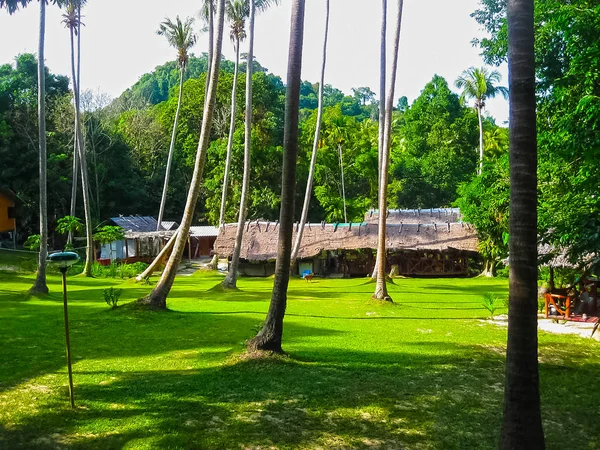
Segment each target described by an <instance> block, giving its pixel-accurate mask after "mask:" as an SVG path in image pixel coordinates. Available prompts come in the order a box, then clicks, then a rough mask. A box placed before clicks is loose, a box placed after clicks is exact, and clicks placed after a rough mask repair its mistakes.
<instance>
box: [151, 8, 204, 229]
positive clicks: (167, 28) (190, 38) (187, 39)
mask: <svg viewBox="0 0 600 450" xmlns="http://www.w3.org/2000/svg"><path fill="white" fill-rule="evenodd" d="M193 23H194V20H193V19H192V18H187V19H186V21H185V22H181V19H180V18H179V16H177V18H176V19H175V23H173V22H172V21H171V19H168V18H167V19H165V21H164V22H162V23H161V24H160V27H159V29H158V31H157V34H158V35H159V36H165V37H166V38H167V41H168V42H169V45H170V46H171V47H174V48H175V49H177V63H178V64H179V72H180V74H179V97H178V100H177V111H176V112H175V120H174V122H173V133H172V135H171V145H170V146H169V157H168V159H167V168H166V172H165V185H164V187H163V193H162V198H161V201H160V209H159V211H158V225H157V227H158V228H157V231H158V230H160V227H161V224H162V221H163V214H164V211H165V204H166V202H167V189H168V187H169V174H170V171H171V161H172V160H173V152H174V150H175V138H176V136H177V122H178V120H179V111H180V110H181V98H182V95H183V73H184V72H185V68H186V65H187V63H188V59H189V55H188V51H189V49H190V48H192V47H193V46H194V45H195V44H196V40H197V39H198V38H197V36H196V34H195V33H194V30H193V28H192V26H193Z"/></svg>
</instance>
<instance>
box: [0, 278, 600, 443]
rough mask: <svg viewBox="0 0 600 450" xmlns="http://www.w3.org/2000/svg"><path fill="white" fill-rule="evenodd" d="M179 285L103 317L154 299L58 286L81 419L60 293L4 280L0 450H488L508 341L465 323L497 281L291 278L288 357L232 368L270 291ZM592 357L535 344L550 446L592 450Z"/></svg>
mask: <svg viewBox="0 0 600 450" xmlns="http://www.w3.org/2000/svg"><path fill="white" fill-rule="evenodd" d="M219 281H220V277H219V276H218V275H214V274H197V275H195V276H192V277H180V278H178V279H177V282H176V285H175V288H174V291H173V293H172V296H171V297H170V299H169V307H170V308H171V311H170V312H167V313H148V312H139V311H136V310H134V309H131V308H119V309H118V310H114V311H110V310H108V308H107V306H106V304H105V303H104V301H103V299H102V291H103V289H104V288H105V287H107V286H109V285H119V287H120V288H122V289H123V290H124V292H123V296H122V300H121V303H125V302H128V301H131V300H133V299H135V298H137V297H139V296H141V295H143V294H144V293H145V292H146V291H148V290H149V286H141V285H136V284H132V283H129V282H125V283H122V282H120V281H115V280H106V279H95V280H89V279H83V278H77V277H71V278H70V280H69V289H70V290H69V292H70V298H71V303H70V316H71V330H72V331H71V333H72V348H73V354H74V361H75V363H74V373H75V375H74V377H75V385H76V387H75V389H76V390H75V395H76V404H77V409H76V410H74V411H72V410H70V408H69V405H68V399H67V390H66V386H67V377H66V367H65V358H64V338H63V328H62V302H61V297H60V294H59V293H60V286H59V279H58V278H57V277H51V278H50V283H51V285H50V288H51V291H52V294H51V297H50V298H49V299H45V300H38V299H27V298H26V297H25V296H24V295H22V294H21V293H22V292H24V291H26V290H27V289H28V288H29V286H30V285H31V282H32V279H31V277H29V276H24V275H15V274H4V275H3V274H0V342H2V348H1V350H0V448H10V449H13V448H19V447H23V448H31V447H35V448H56V447H66V448H135V449H138V448H202V449H204V448H215V449H217V448H219V449H220V448H271V447H274V448H390V449H397V448H410V449H430V448H431V449H433V448H436V449H465V448H469V449H478V448H481V449H488V448H490V449H491V448H496V447H497V442H498V433H499V428H500V419H501V411H502V389H503V370H504V367H503V358H504V345H505V340H506V329H505V328H502V327H498V326H495V325H492V324H488V323H485V322H483V321H481V320H477V319H480V318H483V317H485V316H486V311H485V310H484V309H483V308H482V307H481V306H480V305H481V300H480V298H481V296H482V295H483V294H484V293H486V292H494V293H498V294H501V295H505V293H506V288H507V286H506V282H505V281H503V280H482V279H470V280H456V279H441V280H396V285H394V286H391V289H390V293H391V295H392V297H393V298H394V299H395V300H396V302H397V303H396V304H395V305H383V304H378V303H374V302H372V301H370V300H368V298H369V296H370V294H371V292H372V290H373V285H372V284H365V281H364V280H362V279H360V280H359V279H352V280H320V279H319V280H315V282H313V283H311V284H308V283H306V282H305V281H303V280H297V279H296V280H292V282H291V284H290V301H289V304H288V314H287V316H286V322H285V331H284V333H285V335H284V341H285V342H284V348H285V349H286V350H287V351H288V352H289V354H290V357H289V358H282V359H274V360H248V359H240V358H239V354H240V353H241V351H242V350H243V341H244V340H245V339H248V338H249V337H252V336H253V334H254V333H255V332H256V330H257V328H258V326H259V325H260V322H261V321H262V320H263V319H264V315H265V312H266V310H267V307H268V300H269V298H270V288H271V283H272V280H271V279H242V280H240V287H241V289H242V290H241V292H236V293H219V292H213V291H208V290H209V289H210V288H212V287H213V286H215V285H216V284H217V283H218V282H219ZM599 349H600V344H599V343H597V342H595V341H591V340H585V339H582V338H578V337H574V336H555V335H548V334H541V335H540V353H541V357H540V359H541V382H542V396H543V398H542V401H543V415H544V422H545V428H546V433H547V439H548V448H549V449H566V448H569V449H591V448H600V427H598V423H597V417H598V416H597V412H598V405H600V377H598V373H600V358H599V356H598V350H599Z"/></svg>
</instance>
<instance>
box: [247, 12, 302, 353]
mask: <svg viewBox="0 0 600 450" xmlns="http://www.w3.org/2000/svg"><path fill="white" fill-rule="evenodd" d="M303 40H304V0H294V1H293V2H292V20H291V30H290V52H289V58H288V76H287V88H286V95H285V124H284V136H283V168H282V181H281V210H280V212H279V222H280V225H281V226H280V227H279V245H278V250H277V263H276V266H275V280H274V281H273V293H272V295H271V304H270V306H269V312H268V314H267V318H266V320H265V324H264V326H263V327H262V329H261V330H260V331H259V332H258V334H257V335H256V336H255V337H254V338H253V339H252V340H251V341H250V342H249V343H248V348H249V349H250V350H269V351H273V352H277V353H282V352H283V350H282V348H281V339H282V336H283V318H284V315H285V307H286V303H287V288H288V283H289V280H290V257H291V253H292V231H293V228H294V191H295V188H296V158H297V156H298V112H299V104H300V72H301V68H302V44H303Z"/></svg>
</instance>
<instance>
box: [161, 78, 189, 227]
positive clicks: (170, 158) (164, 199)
mask: <svg viewBox="0 0 600 450" xmlns="http://www.w3.org/2000/svg"><path fill="white" fill-rule="evenodd" d="M184 70H185V66H182V67H180V71H179V72H180V73H179V98H178V100H177V111H175V121H174V122H173V133H172V134H171V145H170V146H169V156H168V157H167V170H166V172H165V184H164V187H163V193H162V198H161V199H160V209H159V210H158V224H157V225H156V231H159V230H160V226H161V224H162V220H163V214H164V212H165V205H166V203H167V190H168V188H169V174H170V173H171V162H172V161H173V153H174V151H175V139H176V138H177V122H178V121H179V111H180V110H181V98H182V96H183V72H184Z"/></svg>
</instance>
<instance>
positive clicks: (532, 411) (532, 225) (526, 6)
mask: <svg viewBox="0 0 600 450" xmlns="http://www.w3.org/2000/svg"><path fill="white" fill-rule="evenodd" d="M533 11H534V2H533V0H509V1H508V16H507V17H508V67H509V72H508V73H509V92H510V100H509V101H510V103H509V104H510V223H509V228H510V239H509V252H510V284H509V292H510V293H509V309H508V343H507V349H506V378H505V387H504V415H503V422H502V435H501V442H500V448H501V449H505V450H508V449H511V450H514V449H523V450H525V449H527V450H536V449H543V448H544V447H545V444H544V431H543V428H542V418H541V412H540V393H539V373H538V339H537V176H536V171H537V142H536V98H535V58H534V28H533V27H534V25H533V24H534V20H533Z"/></svg>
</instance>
